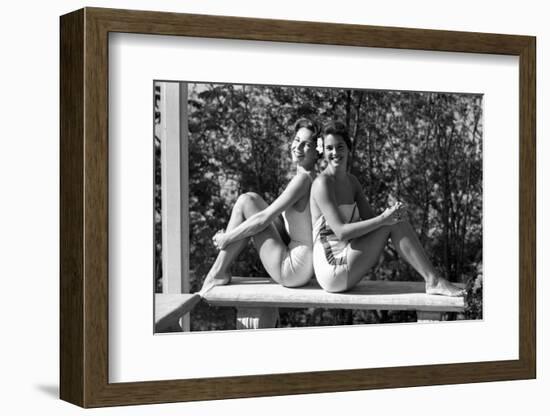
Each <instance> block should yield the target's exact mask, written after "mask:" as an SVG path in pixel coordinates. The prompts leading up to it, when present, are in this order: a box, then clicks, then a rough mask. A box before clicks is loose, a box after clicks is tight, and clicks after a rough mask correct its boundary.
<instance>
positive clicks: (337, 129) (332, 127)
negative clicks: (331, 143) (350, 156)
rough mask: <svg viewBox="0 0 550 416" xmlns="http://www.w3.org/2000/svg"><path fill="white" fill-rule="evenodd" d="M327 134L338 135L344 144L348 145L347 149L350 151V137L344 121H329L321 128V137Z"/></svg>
mask: <svg viewBox="0 0 550 416" xmlns="http://www.w3.org/2000/svg"><path fill="white" fill-rule="evenodd" d="M329 134H332V135H333V136H340V137H341V138H342V139H343V140H344V142H345V143H346V146H348V150H350V151H351V139H350V137H349V134H348V129H347V128H346V125H345V124H344V123H342V122H341V121H329V122H328V123H327V124H325V126H324V128H323V139H324V138H325V137H327V136H328V135H329Z"/></svg>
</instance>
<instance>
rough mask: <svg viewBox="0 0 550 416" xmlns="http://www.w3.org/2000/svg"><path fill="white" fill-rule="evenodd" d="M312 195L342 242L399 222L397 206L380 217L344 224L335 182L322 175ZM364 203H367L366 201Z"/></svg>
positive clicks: (316, 182)
mask: <svg viewBox="0 0 550 416" xmlns="http://www.w3.org/2000/svg"><path fill="white" fill-rule="evenodd" d="M311 193H312V195H313V198H314V199H315V202H316V203H317V206H318V207H319V209H320V210H321V213H322V214H323V216H324V217H325V219H326V220H327V223H328V225H329V227H330V228H331V229H332V231H333V232H334V234H335V235H336V237H338V239H340V240H351V239H353V238H357V237H360V236H362V235H365V234H368V233H370V232H371V231H374V230H376V229H377V228H380V227H382V226H384V225H391V224H394V223H396V222H398V221H399V220H398V218H397V216H396V215H395V213H396V212H397V211H398V210H399V206H398V205H395V206H394V207H392V208H388V209H386V210H385V211H384V212H383V213H382V214H380V215H378V216H373V217H370V218H368V219H365V220H362V221H358V222H353V223H346V222H344V221H343V220H342V218H341V217H340V212H339V211H338V203H337V202H336V193H335V191H334V182H333V181H332V180H331V179H330V178H328V177H327V176H326V175H321V176H320V177H318V178H317V179H316V180H315V181H314V182H313V187H312V189H311ZM357 202H358V204H359V203H361V204H363V202H359V201H357ZM364 202H366V199H365V201H364ZM361 209H363V210H364V211H366V210H365V206H364V205H363V208H361V207H360V210H361ZM371 211H372V210H371ZM363 214H364V213H363V212H362V213H361V216H362V215H363ZM366 214H367V216H368V215H370V212H368V213H366ZM372 214H373V215H374V212H372Z"/></svg>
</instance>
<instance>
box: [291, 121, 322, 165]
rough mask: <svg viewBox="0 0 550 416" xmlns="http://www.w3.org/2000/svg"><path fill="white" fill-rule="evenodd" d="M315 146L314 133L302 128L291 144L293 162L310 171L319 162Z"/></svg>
mask: <svg viewBox="0 0 550 416" xmlns="http://www.w3.org/2000/svg"><path fill="white" fill-rule="evenodd" d="M315 145H316V143H315V142H314V140H313V132H312V131H311V130H309V129H307V128H305V127H302V128H300V129H299V130H298V131H297V132H296V135H295V136H294V140H292V143H291V144H290V152H291V154H292V162H294V163H297V164H298V165H300V166H302V167H303V168H305V169H307V170H310V169H311V168H312V167H313V165H315V162H316V160H317V151H316V150H315Z"/></svg>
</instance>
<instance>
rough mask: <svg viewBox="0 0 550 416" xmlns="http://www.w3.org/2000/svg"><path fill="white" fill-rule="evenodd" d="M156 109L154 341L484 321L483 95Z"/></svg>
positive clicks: (256, 96)
mask: <svg viewBox="0 0 550 416" xmlns="http://www.w3.org/2000/svg"><path fill="white" fill-rule="evenodd" d="M153 100H154V116H153V123H154V138H153V139H154V154H155V163H154V166H155V168H154V170H155V171H154V190H153V199H154V204H153V205H154V221H153V226H154V245H155V246H154V271H153V273H154V292H155V332H156V333H162V332H180V331H213V330H235V329H261V328H278V329H284V328H296V327H319V326H339V325H364V324H390V323H406V322H409V323H414V322H419V323H420V322H436V321H460V320H479V319H483V258H482V249H483V247H482V240H483V238H482V236H483V226H482V224H483V207H482V200H483V189H482V180H483V178H482V172H483V154H482V148H483V95H482V94H478V93H455V92H433V91H391V90H374V89H373V90H364V89H344V88H327V87H310V86H308V87H305V86H278V85H252V84H229V83H212V82H189V81H155V82H154V86H153ZM181 294H187V295H188V296H182V295H181Z"/></svg>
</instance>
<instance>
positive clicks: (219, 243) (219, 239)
mask: <svg viewBox="0 0 550 416" xmlns="http://www.w3.org/2000/svg"><path fill="white" fill-rule="evenodd" d="M212 241H213V242H214V246H215V247H216V248H217V249H218V250H223V249H224V248H225V247H226V246H227V239H226V236H225V232H224V231H223V230H219V231H218V232H217V233H216V234H214V237H212Z"/></svg>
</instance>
